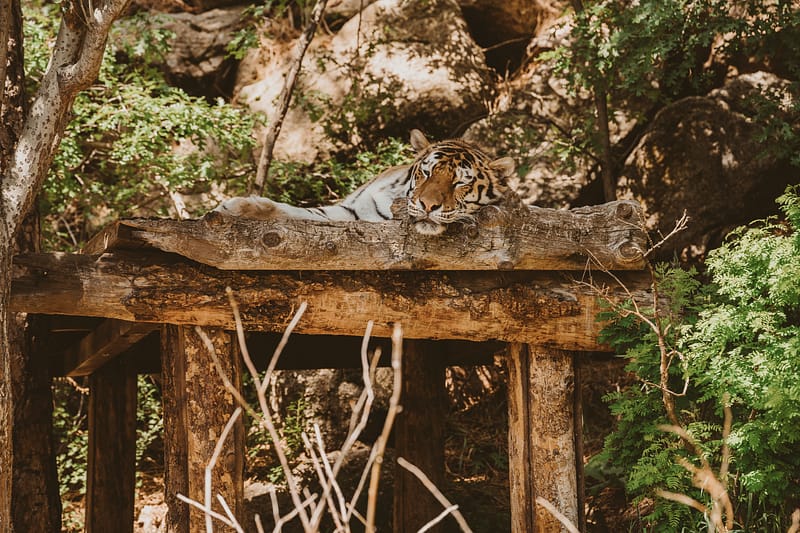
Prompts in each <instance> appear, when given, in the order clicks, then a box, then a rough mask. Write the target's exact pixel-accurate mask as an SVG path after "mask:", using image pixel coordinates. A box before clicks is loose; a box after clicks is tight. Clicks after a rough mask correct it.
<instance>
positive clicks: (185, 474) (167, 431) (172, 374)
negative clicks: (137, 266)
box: [161, 324, 189, 533]
mask: <svg viewBox="0 0 800 533" xmlns="http://www.w3.org/2000/svg"><path fill="white" fill-rule="evenodd" d="M183 330H184V328H181V327H180V326H173V325H170V324H165V325H163V326H162V327H161V379H162V381H163V384H164V386H163V389H162V391H161V401H162V405H163V416H164V502H165V503H166V504H167V514H166V516H165V518H164V522H165V531H166V533H189V506H188V505H186V504H185V503H183V502H181V501H180V500H179V499H178V498H177V496H176V495H177V494H184V495H185V494H189V469H188V464H189V463H188V460H187V455H188V451H187V445H188V441H189V437H188V432H187V428H188V426H187V424H186V357H185V355H184V334H183Z"/></svg>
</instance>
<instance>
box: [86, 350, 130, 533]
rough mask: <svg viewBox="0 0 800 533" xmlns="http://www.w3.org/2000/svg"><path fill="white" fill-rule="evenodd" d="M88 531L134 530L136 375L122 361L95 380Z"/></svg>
mask: <svg viewBox="0 0 800 533" xmlns="http://www.w3.org/2000/svg"><path fill="white" fill-rule="evenodd" d="M88 453H89V458H88V459H89V460H88V467H87V470H86V478H87V479H86V531H87V533H92V532H95V533H103V532H105V531H119V532H121V533H125V532H126V531H130V532H132V531H133V520H134V516H133V503H134V496H135V490H136V374H135V373H134V372H133V371H132V369H131V367H130V365H129V363H128V358H127V357H125V356H121V357H118V358H116V359H114V360H113V361H110V362H109V363H107V364H106V365H105V366H103V367H102V368H100V369H98V370H97V371H95V372H94V373H93V374H92V375H91V376H90V377H89V452H88Z"/></svg>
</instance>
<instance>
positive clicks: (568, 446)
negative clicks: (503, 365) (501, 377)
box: [508, 343, 579, 533]
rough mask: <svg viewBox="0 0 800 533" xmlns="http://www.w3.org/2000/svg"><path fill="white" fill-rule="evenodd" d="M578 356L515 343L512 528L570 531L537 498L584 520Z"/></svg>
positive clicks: (511, 421) (511, 404)
mask: <svg viewBox="0 0 800 533" xmlns="http://www.w3.org/2000/svg"><path fill="white" fill-rule="evenodd" d="M572 357H573V355H572V354H570V353H569V352H565V351H561V350H552V349H546V348H542V347H537V346H532V345H523V344H519V343H515V344H512V345H511V346H510V349H509V360H508V366H509V384H508V387H509V452H508V453H509V458H508V463H509V465H508V468H509V485H510V487H511V529H512V531H531V532H533V531H536V532H539V533H550V532H553V531H564V529H563V528H562V526H561V523H560V522H559V521H558V520H557V519H556V518H555V517H554V516H553V515H552V514H551V513H550V512H548V511H547V510H546V509H545V508H544V507H542V506H541V505H537V504H535V503H534V502H535V500H536V497H541V498H544V499H545V500H547V501H548V502H550V503H551V504H552V505H553V506H555V508H556V509H558V510H559V511H560V512H561V513H562V514H563V515H564V516H566V517H567V519H569V520H570V521H571V522H572V523H573V524H575V525H577V524H578V523H579V512H578V487H577V473H576V456H575V420H574V412H573V409H574V399H573V395H574V394H575V381H574V367H573V361H572Z"/></svg>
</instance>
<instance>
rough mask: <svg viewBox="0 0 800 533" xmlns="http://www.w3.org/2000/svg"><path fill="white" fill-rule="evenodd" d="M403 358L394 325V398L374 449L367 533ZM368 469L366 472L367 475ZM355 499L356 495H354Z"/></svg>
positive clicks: (400, 332) (397, 398) (370, 529)
mask: <svg viewBox="0 0 800 533" xmlns="http://www.w3.org/2000/svg"><path fill="white" fill-rule="evenodd" d="M402 357H403V329H402V328H401V327H400V324H395V325H394V331H393V332H392V371H393V374H394V381H393V388H392V396H391V398H390V399H389V411H388V412H387V413H386V420H385V421H384V423H383V430H382V431H381V434H380V436H379V437H378V439H377V440H376V441H375V447H374V448H373V449H372V451H373V453H372V457H371V459H372V458H373V457H374V459H372V472H371V473H370V479H369V490H368V491H367V533H374V531H375V509H376V507H377V504H378V484H379V483H380V477H381V465H382V464H383V452H384V450H385V449H386V442H387V441H388V440H389V433H390V432H391V430H392V426H393V425H394V419H395V416H397V411H398V410H399V406H400V393H401V391H402V379H403V378H402ZM366 470H367V469H366V468H365V469H364V472H365V473H366ZM354 498H355V495H354Z"/></svg>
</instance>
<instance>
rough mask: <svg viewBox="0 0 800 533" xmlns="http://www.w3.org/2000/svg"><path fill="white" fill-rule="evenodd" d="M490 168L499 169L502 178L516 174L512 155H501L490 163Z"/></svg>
mask: <svg viewBox="0 0 800 533" xmlns="http://www.w3.org/2000/svg"><path fill="white" fill-rule="evenodd" d="M489 168H491V169H492V170H495V171H497V172H498V173H499V174H500V177H501V178H508V177H510V176H512V175H513V174H514V170H516V165H515V164H514V160H513V159H511V158H510V157H501V158H500V159H495V160H494V161H492V162H491V163H489Z"/></svg>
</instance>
